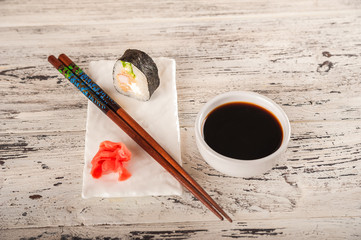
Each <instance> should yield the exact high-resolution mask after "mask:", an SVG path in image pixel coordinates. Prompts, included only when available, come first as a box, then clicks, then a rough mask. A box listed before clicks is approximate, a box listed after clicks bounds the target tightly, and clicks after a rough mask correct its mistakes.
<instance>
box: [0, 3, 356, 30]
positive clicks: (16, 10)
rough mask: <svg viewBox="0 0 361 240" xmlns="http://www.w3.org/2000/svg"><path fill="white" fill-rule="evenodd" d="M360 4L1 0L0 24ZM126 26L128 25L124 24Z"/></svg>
mask: <svg viewBox="0 0 361 240" xmlns="http://www.w3.org/2000/svg"><path fill="white" fill-rule="evenodd" d="M358 7H360V2H358V1H327V0H318V1H312V0H300V1H297V2H292V3H290V2H289V1H287V0H278V1H264V0H257V1H237V0H227V1H206V0H201V1H189V0H188V1H169V0H166V1H153V2H148V1H141V0H134V1H131V2H130V1H121V2H118V1H102V2H99V1H94V0H86V1H85V0H82V1H76V2H74V1H70V0H66V1H61V2H58V1H51V2H47V4H44V1H42V0H31V1H27V2H26V3H25V4H24V2H23V1H2V2H1V8H0V16H1V18H2V20H3V21H1V22H0V27H1V26H34V25H37V26H41V25H49V24H50V25H73V24H74V23H76V24H80V25H83V24H89V23H98V24H99V23H101V24H107V23H109V22H114V21H117V22H118V24H119V26H122V25H123V24H124V23H129V21H132V22H134V21H142V22H143V21H144V19H146V21H152V22H157V21H172V20H177V21H178V20H179V19H182V20H183V19H190V20H191V21H198V20H203V19H208V18H209V17H213V18H214V17H219V18H224V17H234V16H236V17H238V18H239V17H243V16H246V17H247V18H249V17H251V18H252V17H257V16H258V15H268V16H292V15H294V14H310V13H311V14H312V13H313V14H322V12H325V11H337V12H340V11H349V10H354V11H355V9H357V8H358ZM122 28H126V29H127V26H123V27H122Z"/></svg>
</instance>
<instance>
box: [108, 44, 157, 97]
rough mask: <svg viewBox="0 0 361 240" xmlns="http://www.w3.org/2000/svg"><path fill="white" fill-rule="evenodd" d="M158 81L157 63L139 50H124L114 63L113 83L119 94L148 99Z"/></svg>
mask: <svg viewBox="0 0 361 240" xmlns="http://www.w3.org/2000/svg"><path fill="white" fill-rule="evenodd" d="M159 83H160V80H159V76H158V68H157V65H156V64H155V63H154V61H153V59H152V58H151V57H149V56H148V55H147V54H146V53H144V52H142V51H140V50H136V49H128V50H126V51H125V52H124V54H123V56H122V57H121V58H119V59H118V60H117V61H116V62H115V64H114V68H113V84H114V87H115V89H116V90H117V91H118V92H119V93H121V94H124V95H126V96H129V97H133V98H135V99H138V100H141V101H148V100H149V99H150V97H151V96H152V94H153V93H154V91H155V90H156V89H157V88H158V87H159Z"/></svg>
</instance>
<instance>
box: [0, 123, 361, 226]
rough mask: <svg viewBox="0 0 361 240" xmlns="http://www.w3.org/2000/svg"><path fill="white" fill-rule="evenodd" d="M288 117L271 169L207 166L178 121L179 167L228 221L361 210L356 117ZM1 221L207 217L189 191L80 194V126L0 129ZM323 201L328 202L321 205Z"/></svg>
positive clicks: (144, 220) (25, 223) (71, 222)
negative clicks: (285, 145) (233, 171)
mask: <svg viewBox="0 0 361 240" xmlns="http://www.w3.org/2000/svg"><path fill="white" fill-rule="evenodd" d="M345 122H347V124H345V125H343V128H342V129H340V128H339V126H340V122H303V123H294V124H292V129H293V137H292V140H291V142H290V146H289V149H288V151H287V153H286V154H285V156H284V158H282V159H280V160H279V161H278V165H277V166H275V167H274V168H273V170H272V171H270V172H269V173H266V174H265V175H261V176H258V177H252V178H234V177H227V176H225V175H223V174H221V173H219V172H217V171H215V170H214V169H212V168H210V167H209V166H208V165H207V164H206V163H205V162H204V161H203V160H202V158H201V156H200V155H199V153H198V150H197V148H196V146H195V141H194V134H193V132H194V129H193V128H182V131H181V136H182V139H181V141H182V159H183V163H184V168H185V169H186V171H188V172H189V174H190V175H192V176H193V177H194V178H195V179H196V181H198V182H199V183H200V185H202V186H203V187H204V188H205V189H206V190H207V191H208V192H209V193H210V195H211V196H213V197H214V198H215V199H216V201H218V202H219V203H220V204H221V205H222V206H223V207H224V208H225V210H226V211H227V212H229V213H230V215H231V216H232V217H233V218H234V219H235V221H244V220H247V221H248V220H255V219H279V218H283V219H285V218H287V219H295V218H317V217H324V218H334V217H360V216H361V205H360V196H361V188H360V185H361V182H360V179H361V178H360V174H361V158H360V157H359V153H360V147H361V142H360V140H359V135H360V133H361V124H360V122H357V121H345ZM0 144H1V145H0V146H1V152H0V153H1V155H0V158H1V169H0V172H1V174H0V216H1V221H0V228H3V229H7V228H26V227H45V226H54V227H55V226H58V225H65V226H74V225H82V224H84V225H94V224H95V225H96V224H124V223H151V222H175V221H177V222H181V221H184V222H187V221H214V220H215V219H216V217H215V216H213V214H212V213H210V212H209V211H208V210H207V209H206V208H205V207H204V206H203V205H202V204H201V203H200V202H199V201H197V200H196V199H195V198H194V197H193V196H192V195H191V194H189V193H188V192H185V193H184V194H183V195H182V196H180V197H175V196H166V197H144V198H120V199H89V200H82V199H81V196H80V195H81V185H82V169H83V151H84V149H83V145H84V132H82V131H80V132H59V133H29V134H10V135H2V136H0ZM325 201H327V204H325Z"/></svg>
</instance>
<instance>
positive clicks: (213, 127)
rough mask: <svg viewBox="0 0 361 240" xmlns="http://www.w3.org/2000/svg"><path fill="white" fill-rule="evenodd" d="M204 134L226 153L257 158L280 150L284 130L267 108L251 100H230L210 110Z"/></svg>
mask: <svg viewBox="0 0 361 240" xmlns="http://www.w3.org/2000/svg"><path fill="white" fill-rule="evenodd" d="M203 135H204V140H205V142H206V143H207V144H208V146H209V147H211V148H212V149H213V150H214V151H216V152H217V153H219V154H221V155H223V156H226V157H230V158H235V159H241V160H254V159H259V158H263V157H266V156H268V155H270V154H272V153H274V152H275V151H277V149H278V148H279V147H280V146H281V144H282V139H283V130H282V126H281V124H280V122H279V120H278V119H277V118H276V116H274V115H273V113H271V112H270V111H268V110H267V109H265V108H263V107H260V106H258V105H256V104H253V103H248V102H230V103H226V104H223V105H221V106H218V107H217V108H215V109H214V110H212V111H211V112H210V113H209V114H208V116H207V117H206V120H205V123H204V127H203Z"/></svg>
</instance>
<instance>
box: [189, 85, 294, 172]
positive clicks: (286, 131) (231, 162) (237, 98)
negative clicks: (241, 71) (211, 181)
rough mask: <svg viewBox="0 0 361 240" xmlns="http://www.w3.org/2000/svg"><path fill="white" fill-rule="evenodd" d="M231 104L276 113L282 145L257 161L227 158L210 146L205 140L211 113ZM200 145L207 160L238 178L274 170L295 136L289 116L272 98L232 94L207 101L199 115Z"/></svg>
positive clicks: (249, 93) (196, 132)
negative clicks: (280, 127) (249, 105)
mask: <svg viewBox="0 0 361 240" xmlns="http://www.w3.org/2000/svg"><path fill="white" fill-rule="evenodd" d="M229 102H248V103H253V104H256V105H258V106H261V107H263V108H265V109H267V110H268V111H270V112H272V113H273V114H274V115H275V116H276V117H277V119H278V120H279V122H280V123H281V126H282V130H283V139H282V143H281V146H280V147H279V148H278V149H277V150H276V151H275V152H274V153H272V154H270V155H268V156H266V157H263V158H259V159H254V160H239V159H234V158H230V157H226V156H223V155H221V154H219V153H217V152H216V151H214V150H213V149H212V148H210V147H209V146H208V144H207V143H206V142H205V140H204V137H203V125H204V122H205V120H206V117H207V116H208V114H209V113H210V112H211V111H212V110H213V109H215V108H216V107H218V106H220V105H223V104H225V103H229ZM195 136H196V143H197V146H198V149H199V152H200V153H201V155H202V157H203V158H204V160H205V161H206V162H207V163H208V164H209V165H211V166H212V167H213V168H214V169H216V170H218V171H219V172H221V173H224V174H226V175H230V176H234V177H252V176H256V175H260V174H262V173H265V172H266V171H268V170H270V169H271V168H272V167H273V166H274V164H275V161H276V160H277V159H278V158H279V157H280V156H281V154H282V153H283V152H284V151H285V150H286V148H287V145H288V142H289V140H290V136H291V126H290V122H289V120H288V117H287V115H286V113H285V112H284V111H283V110H282V108H281V107H280V106H278V105H277V104H276V103H275V102H273V101H272V100H271V99H269V98H267V97H265V96H262V95H260V94H258V93H254V92H244V91H238V92H228V93H224V94H221V95H218V96H216V97H215V98H213V99H212V100H210V101H209V102H207V103H206V104H205V105H204V106H203V108H202V109H201V111H200V112H199V113H198V115H197V119H196V123H195Z"/></svg>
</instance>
